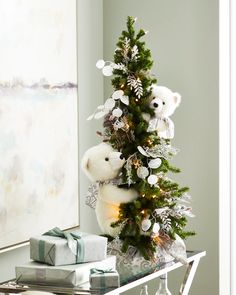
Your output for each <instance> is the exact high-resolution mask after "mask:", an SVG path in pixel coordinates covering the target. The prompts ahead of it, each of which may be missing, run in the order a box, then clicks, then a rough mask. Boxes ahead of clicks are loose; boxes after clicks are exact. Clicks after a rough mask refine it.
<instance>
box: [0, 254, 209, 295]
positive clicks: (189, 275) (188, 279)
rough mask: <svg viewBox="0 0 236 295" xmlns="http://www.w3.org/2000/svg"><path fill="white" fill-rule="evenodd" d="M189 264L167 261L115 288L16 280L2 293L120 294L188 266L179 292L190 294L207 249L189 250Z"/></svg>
mask: <svg viewBox="0 0 236 295" xmlns="http://www.w3.org/2000/svg"><path fill="white" fill-rule="evenodd" d="M187 255H188V258H187V260H188V265H186V266H184V265H183V264H182V263H180V262H176V261H172V262H169V263H165V264H162V265H158V268H157V269H156V270H155V271H153V272H151V273H149V274H146V275H144V276H142V277H140V278H135V279H134V280H133V281H130V282H129V283H127V284H124V285H122V286H121V287H119V288H116V289H113V290H106V289H104V290H99V291H98V290H94V289H91V288H90V286H89V284H88V283H87V284H83V285H80V286H79V287H74V288H67V287H61V286H60V287H59V286H42V285H18V284H16V283H15V282H14V281H9V282H6V283H3V284H0V293H3V294H11V293H22V292H24V291H29V290H31V291H46V292H52V293H56V294H75V295H77V294H78V295H79V294H81V295H88V294H99V295H118V294H120V293H122V292H125V291H128V290H130V289H132V288H135V287H137V286H140V285H145V284H147V283H148V282H149V281H151V280H153V279H156V278H159V277H162V278H167V273H168V272H170V271H173V270H175V269H177V268H179V267H186V272H185V276H184V280H183V282H182V284H181V287H180V290H179V294H181V295H187V294H189V290H190V287H191V284H192V281H193V278H194V275H195V273H196V270H197V267H198V264H199V261H200V259H201V258H202V257H203V256H205V255H206V252H205V251H188V252H187Z"/></svg>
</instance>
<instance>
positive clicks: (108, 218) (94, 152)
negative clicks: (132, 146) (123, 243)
mask: <svg viewBox="0 0 236 295" xmlns="http://www.w3.org/2000/svg"><path fill="white" fill-rule="evenodd" d="M124 163H125V159H124V157H123V155H122V154H121V153H120V152H117V151H115V150H114V149H113V148H112V147H111V146H110V145H109V144H107V143H101V144H99V145H96V146H94V147H92V148H90V149H88V150H87V151H86V152H85V154H84V156H83V158H82V163H81V164H82V169H83V170H84V172H85V174H86V175H87V176H88V178H89V179H90V180H92V181H96V182H99V189H98V198H97V203H96V208H95V212H96V216H97V221H98V224H99V226H100V228H101V230H102V232H103V233H104V234H108V235H110V236H113V237H114V236H116V235H117V234H118V233H119V230H120V228H119V227H115V228H113V227H111V223H112V222H115V221H117V220H118V216H119V206H120V204H121V203H129V202H132V201H133V200H135V199H136V198H137V197H138V193H137V192H136V191H135V190H133V189H123V188H119V187H117V184H115V183H114V182H112V180H113V179H115V178H117V177H118V175H119V173H120V170H121V168H122V167H123V165H124Z"/></svg>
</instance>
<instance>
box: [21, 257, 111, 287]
mask: <svg viewBox="0 0 236 295" xmlns="http://www.w3.org/2000/svg"><path fill="white" fill-rule="evenodd" d="M94 267H95V268H104V269H107V268H109V269H116V257H115V256H108V257H107V258H106V259H104V260H102V261H96V262H87V263H81V264H73V265H63V266H49V265H46V264H42V263H38V262H29V263H28V264H25V265H20V266H16V282H17V283H24V284H39V285H46V284H47V285H52V286H53V285H54V286H68V287H75V286H77V285H80V284H83V283H85V282H88V281H89V275H90V269H91V268H94Z"/></svg>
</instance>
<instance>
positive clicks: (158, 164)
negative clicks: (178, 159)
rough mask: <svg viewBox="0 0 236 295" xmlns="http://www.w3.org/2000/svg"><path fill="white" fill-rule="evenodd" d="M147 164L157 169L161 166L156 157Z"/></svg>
mask: <svg viewBox="0 0 236 295" xmlns="http://www.w3.org/2000/svg"><path fill="white" fill-rule="evenodd" d="M148 166H149V167H150V168H152V169H157V168H158V167H160V166H161V159H160V158H156V159H153V160H151V161H149V163H148Z"/></svg>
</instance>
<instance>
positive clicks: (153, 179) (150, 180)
mask: <svg viewBox="0 0 236 295" xmlns="http://www.w3.org/2000/svg"><path fill="white" fill-rule="evenodd" d="M157 180H158V178H157V176H156V175H154V174H151V175H150V176H149V177H148V179H147V181H148V183H149V184H151V185H153V184H156V183H157Z"/></svg>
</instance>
